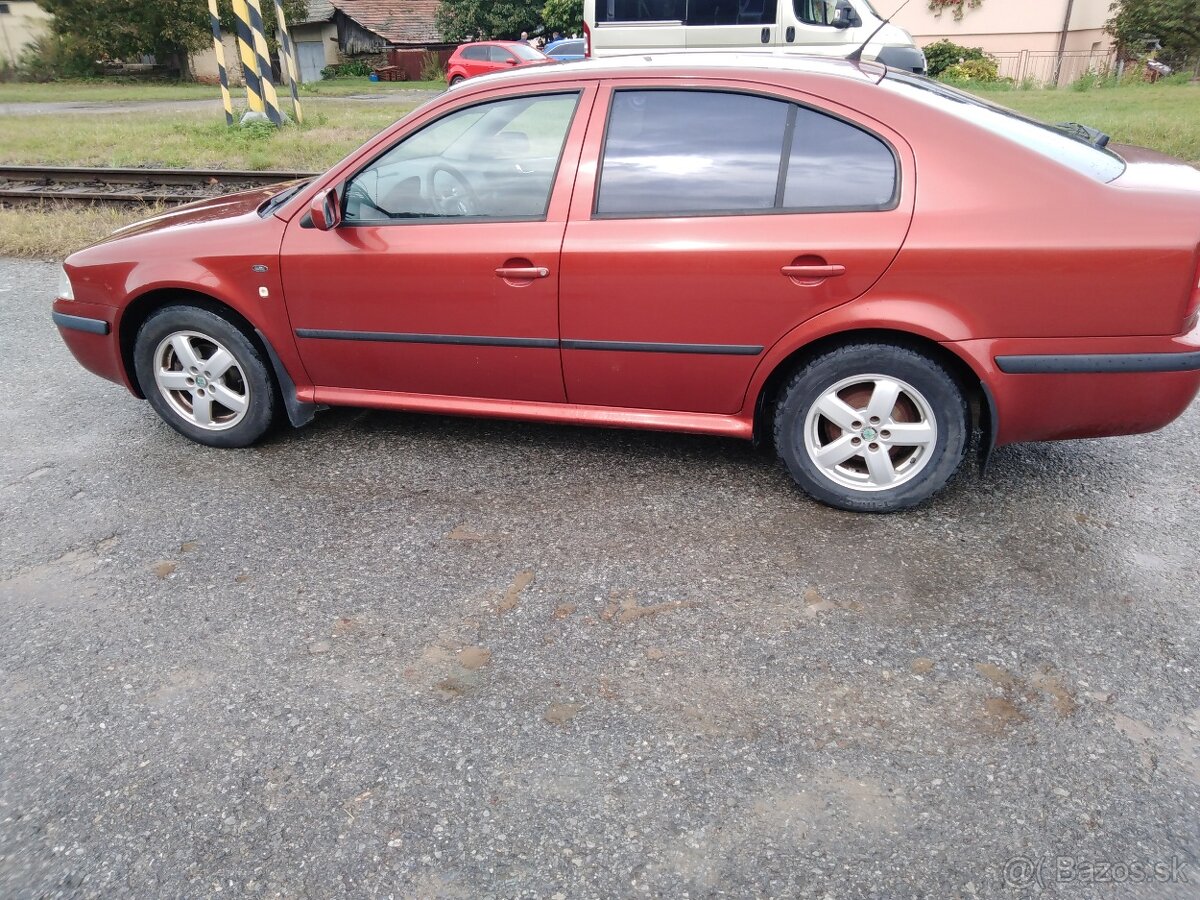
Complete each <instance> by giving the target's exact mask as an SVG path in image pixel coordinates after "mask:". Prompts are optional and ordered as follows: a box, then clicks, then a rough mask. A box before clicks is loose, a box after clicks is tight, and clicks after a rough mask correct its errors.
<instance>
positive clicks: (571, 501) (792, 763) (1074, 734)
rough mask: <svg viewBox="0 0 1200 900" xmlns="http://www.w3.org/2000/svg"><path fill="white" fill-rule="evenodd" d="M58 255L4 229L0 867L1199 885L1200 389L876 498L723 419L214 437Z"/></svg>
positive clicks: (42, 886)
mask: <svg viewBox="0 0 1200 900" xmlns="http://www.w3.org/2000/svg"><path fill="white" fill-rule="evenodd" d="M56 277H57V270H56V267H54V266H52V265H47V264H43V263H28V262H13V261H0V398H2V399H3V402H2V403H0V447H2V450H3V452H2V453H0V508H2V509H3V525H4V527H3V529H2V530H0V611H2V616H0V685H2V690H0V895H2V896H4V897H10V898H25V897H28V898H33V897H57V896H69V897H76V896H79V897H123V896H136V897H168V896H170V897H184V896H187V897H198V896H212V895H216V894H218V893H219V894H220V895H221V896H264V897H266V896H282V897H300V896H310V897H334V896H347V897H392V896H396V897H463V898H474V897H489V896H495V897H517V896H529V897H534V896H536V897H545V898H549V897H571V898H575V897H615V896H660V897H684V896H687V897H715V896H740V897H744V896H789V897H790V896H814V897H825V896H831V897H887V898H892V897H909V896H912V897H917V896H928V897H936V898H950V897H977V896H978V897H992V896H1016V895H1019V894H1022V893H1025V894H1030V893H1032V894H1041V890H1040V889H1038V888H1037V887H1036V885H1034V886H1033V887H1032V888H1029V887H1026V888H1023V889H1021V890H1018V888H1017V887H1016V886H1015V885H1014V884H1013V882H1021V881H1027V880H1030V879H1034V878H1035V877H1040V878H1041V879H1042V881H1043V883H1044V884H1045V885H1046V895H1049V896H1099V897H1126V896H1137V897H1148V898H1149V897H1194V896H1197V895H1198V894H1200V755H1198V751H1200V679H1198V678H1197V663H1198V658H1197V638H1198V636H1200V626H1198V625H1197V617H1196V611H1197V606H1198V601H1197V592H1196V584H1197V580H1198V579H1197V576H1198V575H1200V566H1198V565H1197V561H1196V552H1197V544H1198V537H1200V475H1198V473H1200V406H1193V407H1192V409H1191V410H1189V412H1188V413H1187V414H1186V415H1185V417H1184V418H1183V419H1182V420H1181V421H1179V422H1178V423H1176V424H1175V425H1173V426H1172V427H1171V428H1169V429H1167V430H1166V431H1163V432H1161V433H1159V434H1153V435H1148V436H1144V437H1137V438H1123V439H1117V440H1105V441H1093V442H1076V443H1064V444H1059V445H1039V446H1026V447H1017V448H1011V449H1007V450H1004V451H1002V452H1000V453H999V454H998V456H997V458H996V463H995V467H994V469H993V470H992V471H991V472H990V473H989V474H988V475H987V476H986V477H985V478H984V479H982V480H979V479H977V478H976V477H975V476H974V475H973V474H972V475H970V476H969V477H966V478H959V479H958V480H957V481H956V482H955V483H954V484H953V485H952V487H951V489H950V490H949V491H948V493H945V494H943V495H942V496H941V497H940V498H939V499H938V500H937V501H936V502H935V503H933V505H931V506H928V507H927V508H923V509H921V510H918V511H916V512H913V513H910V514H905V515H899V516H894V517H884V518H879V517H865V516H855V515H850V514H845V513H839V512H834V511H831V510H828V509H825V508H823V507H820V506H817V505H815V504H813V503H811V502H809V501H808V500H806V499H805V498H804V497H803V496H801V495H799V494H798V492H797V491H795V490H794V489H793V488H792V487H791V486H790V483H789V481H788V479H787V477H786V476H785V474H784V473H783V472H782V470H781V469H780V468H779V467H778V466H777V465H776V464H775V462H774V461H773V460H772V459H771V458H769V457H767V456H765V455H763V454H762V453H761V452H758V451H755V450H754V449H753V448H751V447H750V446H749V445H743V444H741V443H737V442H733V441H723V440H717V439H712V438H705V437H690V436H679V435H656V434H648V433H634V432H618V431H599V430H585V429H573V428H557V427H541V426H536V425H529V424H512V423H504V422H483V421H469V420H457V419H449V418H438V417H422V416H409V415H398V414H383V413H377V412H361V411H352V410H341V411H331V412H329V413H325V414H323V415H322V416H320V417H319V419H318V420H317V421H316V422H315V423H314V424H313V425H312V426H310V427H308V428H306V429H304V430H302V431H299V432H289V433H286V434H283V435H281V436H279V437H277V438H275V439H274V440H273V441H272V442H271V443H269V444H268V445H266V446H264V447H262V448H259V449H253V450H246V451H215V450H207V449H203V448H201V447H199V446H195V445H192V444H189V443H186V442H185V441H184V440H182V439H181V438H180V437H178V436H177V435H176V434H175V433H174V432H172V431H170V430H169V429H168V428H167V427H166V426H164V425H163V424H161V423H160V422H159V421H158V420H157V419H156V418H155V416H154V415H153V413H152V412H151V411H150V409H149V407H148V406H147V405H146V404H144V403H142V402H140V401H138V400H135V399H134V398H132V397H130V396H128V395H127V394H125V393H124V392H123V391H122V390H121V389H120V388H118V387H116V386H115V385H111V384H109V383H106V382H103V381H101V380H99V379H97V378H95V377H93V376H91V375H89V374H88V373H86V372H84V371H83V370H82V369H80V368H79V367H78V366H77V365H76V364H75V363H74V361H73V360H72V359H71V357H70V356H69V355H68V353H67V351H66V349H65V348H64V346H63V345H62V344H61V342H60V341H59V339H58V336H57V333H56V332H55V330H54V328H53V327H52V325H51V323H50V317H49V302H50V299H49V298H50V295H51V292H52V291H53V289H54V285H55V283H56ZM1054 857H1061V859H1058V860H1055V859H1053V858H1054ZM1014 859H1015V860H1017V861H1016V862H1011V861H1012V860H1014ZM1021 860H1026V861H1027V862H1022V861H1021ZM1038 861H1042V862H1043V863H1044V865H1043V866H1042V867H1041V868H1040V870H1037V871H1035V863H1037V862H1038ZM1147 863H1152V864H1158V865H1161V866H1162V868H1160V869H1158V870H1149V872H1147V871H1146V870H1144V869H1142V868H1139V866H1142V865H1145V864H1147ZM1089 865H1092V866H1094V868H1088V867H1089ZM1147 875H1149V876H1150V877H1162V878H1168V879H1174V881H1173V883H1170V884H1157V883H1155V884H1142V885H1140V886H1133V885H1131V884H1130V883H1129V882H1130V881H1131V880H1135V879H1136V880H1142V881H1145V879H1146V878H1147ZM1068 876H1069V877H1070V878H1071V881H1070V882H1069V883H1068V882H1065V881H1063V879H1064V878H1066V877H1068ZM1006 877H1007V878H1008V882H1007V883H1006ZM1105 878H1107V879H1108V882H1107V883H1105V881H1104V879H1105ZM1098 879H1099V880H1100V883H1094V884H1093V883H1089V882H1090V881H1096V880H1098ZM1185 879H1186V881H1185ZM1114 881H1115V882H1118V883H1117V884H1114V883H1112V882H1114Z"/></svg>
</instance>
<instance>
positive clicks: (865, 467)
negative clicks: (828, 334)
mask: <svg viewBox="0 0 1200 900" xmlns="http://www.w3.org/2000/svg"><path fill="white" fill-rule="evenodd" d="M969 422H970V417H969V413H968V409H967V403H966V399H965V398H964V396H963V392H962V390H961V389H960V387H959V385H958V382H957V381H956V379H955V378H954V376H953V375H952V374H951V373H950V372H949V371H948V370H947V369H946V368H945V367H943V366H942V365H941V364H940V363H938V362H936V361H934V360H932V359H930V358H928V357H926V356H924V355H922V354H920V353H918V352H916V351H914V350H909V349H907V348H904V347H895V346H891V345H888V344H852V345H848V346H845V347H840V348H838V349H835V350H831V351H829V352H827V353H824V354H822V355H821V356H818V357H816V358H815V359H813V360H812V361H811V362H810V363H808V365H806V366H805V367H804V368H803V369H801V370H800V371H798V372H797V373H796V374H795V375H794V376H793V377H792V379H791V380H790V381H789V382H788V383H787V384H786V385H785V386H784V388H783V390H782V391H781V392H780V395H779V402H778V405H777V407H776V413H775V445H776V447H777V449H778V451H779V455H780V457H781V458H782V460H783V462H784V464H785V465H786V466H787V469H788V471H789V472H790V473H791V475H792V477H793V478H794V479H795V481H796V483H797V484H798V485H799V486H800V487H801V488H802V489H803V490H804V491H805V492H806V493H808V494H809V495H810V496H812V497H814V498H815V499H817V500H819V501H821V502H822V503H825V504H828V505H829V506H834V507H838V508H839V509H848V510H852V511H855V512H894V511H896V510H900V509H907V508H909V507H912V506H916V505H917V504H919V503H921V502H923V501H924V500H927V499H928V498H929V497H931V496H932V495H933V494H934V493H936V492H937V491H938V490H940V489H941V488H942V486H943V485H945V484H946V482H947V481H948V480H949V479H950V477H951V476H952V475H953V474H954V473H955V471H956V470H957V469H958V467H959V464H960V463H961V462H962V459H963V455H964V454H965V452H966V446H967V438H968V435H969V432H970V425H969Z"/></svg>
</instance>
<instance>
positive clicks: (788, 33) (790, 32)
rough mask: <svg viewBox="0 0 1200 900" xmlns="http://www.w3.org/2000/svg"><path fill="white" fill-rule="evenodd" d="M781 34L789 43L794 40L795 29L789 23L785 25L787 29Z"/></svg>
mask: <svg viewBox="0 0 1200 900" xmlns="http://www.w3.org/2000/svg"><path fill="white" fill-rule="evenodd" d="M783 34H784V37H785V38H786V39H787V42H788V43H789V44H790V43H792V41H794V40H796V29H795V28H793V27H792V26H791V25H789V26H788V27H787V31H785V32H784V33H783Z"/></svg>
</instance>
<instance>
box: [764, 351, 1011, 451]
mask: <svg viewBox="0 0 1200 900" xmlns="http://www.w3.org/2000/svg"><path fill="white" fill-rule="evenodd" d="M857 343H881V344H892V345H893V346H897V347H903V348H906V349H908V350H912V351H914V352H916V353H920V354H922V355H923V356H927V357H929V358H930V359H933V360H935V361H937V362H939V363H941V364H942V365H944V366H945V367H946V369H947V370H949V372H950V373H951V374H952V375H953V376H954V378H955V380H956V381H957V382H958V384H959V386H960V387H961V388H962V390H963V394H964V396H965V397H966V400H967V406H968V408H969V409H970V411H971V425H972V427H973V428H978V429H979V430H980V432H981V434H982V439H981V441H980V445H979V448H978V450H979V457H980V466H981V467H982V468H986V466H987V463H988V460H989V459H990V457H991V452H992V450H993V449H994V447H995V441H996V434H997V431H998V429H997V424H998V423H997V420H996V404H995V400H994V399H993V398H992V393H991V390H989V388H988V386H987V384H986V382H984V381H983V379H981V378H980V377H979V374H978V373H977V372H976V371H975V370H974V368H972V367H971V365H970V363H968V362H967V361H966V360H965V359H964V358H963V357H961V356H959V355H958V354H957V353H955V352H954V351H953V350H951V349H949V348H948V347H947V346H946V345H945V344H942V343H939V342H938V341H935V340H933V339H932V338H929V337H925V336H923V335H919V334H914V333H913V332H910V331H902V330H900V329H892V328H851V329H846V330H844V331H835V332H832V333H830V334H825V335H822V336H820V337H818V338H815V339H813V340H811V341H809V342H808V343H805V344H802V345H801V346H799V347H797V348H796V349H794V350H793V351H792V352H790V353H789V354H787V355H786V356H785V357H783V358H782V359H781V360H779V361H778V362H777V363H776V364H775V366H774V368H773V369H772V370H771V372H770V374H768V375H767V377H766V379H765V380H764V381H763V383H762V387H761V388H760V389H759V391H758V395H757V396H756V398H755V402H754V440H755V443H760V444H762V443H770V442H771V441H772V440H773V432H774V428H773V420H774V408H775V401H776V399H777V397H778V394H779V390H780V388H781V387H782V386H783V385H784V384H786V383H787V381H788V379H789V378H790V377H791V376H792V374H793V373H794V372H796V371H797V370H798V369H800V368H802V367H803V366H804V365H806V364H807V363H808V361H809V360H811V359H814V358H816V357H817V356H819V355H820V354H822V353H824V352H826V351H828V350H832V349H834V348H836V347H842V346H845V345H846V344H857Z"/></svg>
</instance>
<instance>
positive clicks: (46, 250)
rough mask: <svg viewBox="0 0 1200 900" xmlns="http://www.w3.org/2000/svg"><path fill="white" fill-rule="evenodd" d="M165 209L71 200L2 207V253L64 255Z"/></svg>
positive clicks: (43, 256) (31, 256) (33, 256)
mask: <svg viewBox="0 0 1200 900" xmlns="http://www.w3.org/2000/svg"><path fill="white" fill-rule="evenodd" d="M161 211H162V207H161V206H143V207H141V208H140V209H129V208H125V207H107V206H73V205H67V204H46V205H45V206H41V207H30V206H23V207H17V208H15V209H0V256H19V257H25V258H28V259H62V258H64V257H66V256H68V255H70V254H71V253H74V252H75V251H76V250H78V249H79V248H80V247H86V246H87V245H88V244H93V243H95V242H96V241H98V240H100V239H101V238H102V237H105V236H107V235H109V234H112V233H113V232H114V231H116V230H117V229H118V228H120V227H121V226H122V225H128V224H130V223H132V222H136V221H138V220H139V219H147V218H149V217H150V216H153V215H156V214H157V213H159V212H161Z"/></svg>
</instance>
